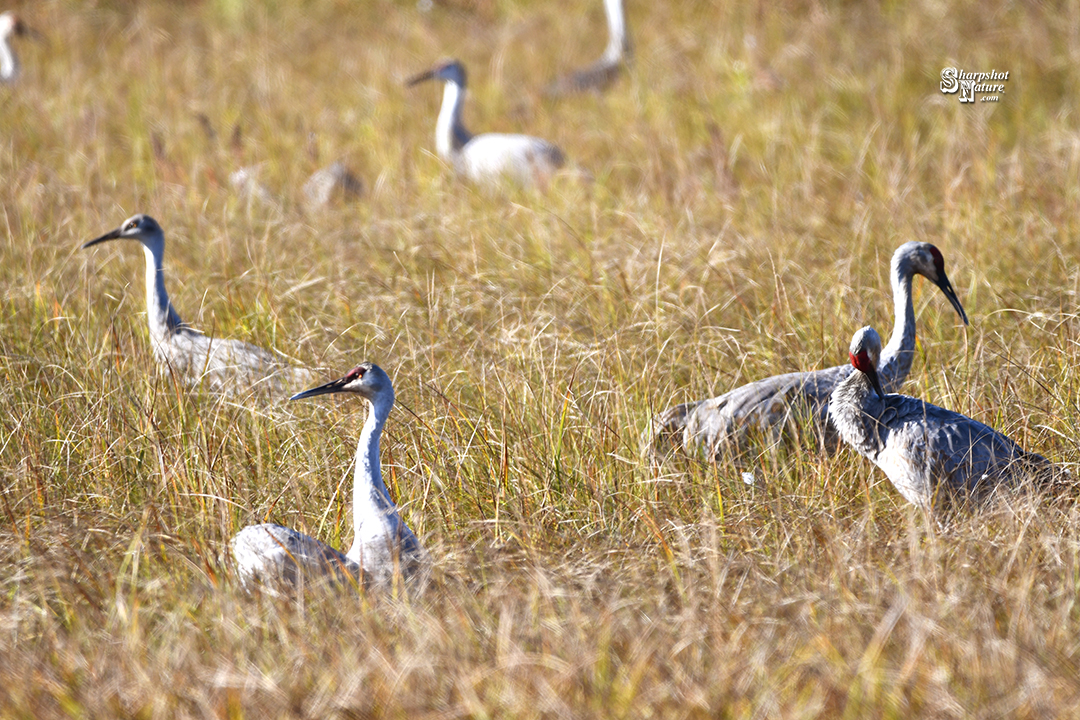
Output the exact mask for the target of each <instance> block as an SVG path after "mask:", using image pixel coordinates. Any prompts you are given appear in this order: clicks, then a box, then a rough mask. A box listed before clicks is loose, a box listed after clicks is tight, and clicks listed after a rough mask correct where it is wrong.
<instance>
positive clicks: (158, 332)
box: [143, 242, 184, 347]
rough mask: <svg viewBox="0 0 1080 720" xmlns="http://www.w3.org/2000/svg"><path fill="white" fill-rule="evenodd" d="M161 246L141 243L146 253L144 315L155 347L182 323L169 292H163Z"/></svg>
mask: <svg viewBox="0 0 1080 720" xmlns="http://www.w3.org/2000/svg"><path fill="white" fill-rule="evenodd" d="M163 248H164V242H162V243H158V244H156V245H155V247H154V248H151V247H150V246H149V245H143V251H144V252H145V253H146V317H147V319H148V320H149V322H150V339H151V340H153V342H154V345H155V347H156V346H157V345H159V344H160V343H163V342H165V341H166V340H168V338H169V336H170V335H172V334H173V333H174V332H176V330H177V329H178V328H180V327H182V326H183V324H184V323H183V322H182V321H181V320H180V316H179V315H178V314H177V313H176V310H174V309H173V306H172V303H170V302H169V294H168V293H166V292H165V273H164V271H163V270H162V267H161V263H162V259H161V256H162V255H164V249H163Z"/></svg>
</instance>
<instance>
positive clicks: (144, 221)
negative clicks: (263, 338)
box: [83, 215, 313, 392]
mask: <svg viewBox="0 0 1080 720" xmlns="http://www.w3.org/2000/svg"><path fill="white" fill-rule="evenodd" d="M116 239H130V240H137V241H139V242H140V243H142V246H143V250H144V252H145V255H146V315H147V320H148V322H149V326H150V344H151V346H152V348H153V351H154V359H155V360H156V361H157V363H158V365H159V366H160V367H161V368H162V369H163V370H165V371H167V372H171V373H174V374H175V375H177V376H178V377H181V378H183V379H184V380H185V381H187V382H191V383H202V384H204V385H205V386H206V387H208V388H210V389H213V390H241V389H259V390H266V391H269V392H285V391H290V390H292V389H295V388H296V387H297V386H303V385H304V384H307V383H310V382H311V379H312V377H313V375H312V373H311V372H310V371H308V370H304V369H301V368H296V367H293V366H291V365H289V364H288V363H286V362H284V361H283V360H282V359H281V358H279V357H277V356H275V355H273V354H271V353H269V352H267V351H266V350H263V349H262V348H258V347H255V346H254V345H249V344H248V343H245V342H240V341H238V340H224V339H221V338H210V337H207V336H206V335H203V334H202V333H201V332H199V331H198V330H195V329H193V328H192V327H190V326H189V325H187V324H186V323H184V322H183V321H182V320H181V319H180V316H179V314H177V312H176V310H175V309H174V308H173V306H172V303H171V302H170V301H169V295H168V293H166V292H165V274H164V270H163V268H162V259H163V257H164V254H165V233H164V232H163V231H162V229H161V226H160V225H158V223H157V221H156V220H154V218H152V217H150V216H149V215H133V216H131V217H130V218H128V219H127V220H125V221H124V224H123V225H121V226H120V227H119V228H117V229H116V230H113V231H111V232H108V233H106V234H104V235H102V236H101V237H99V238H95V239H94V240H91V241H90V242H88V243H85V244H84V245H83V248H88V247H92V246H93V245H96V244H98V243H101V242H105V241H108V240H116Z"/></svg>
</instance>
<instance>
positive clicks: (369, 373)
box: [231, 363, 427, 585]
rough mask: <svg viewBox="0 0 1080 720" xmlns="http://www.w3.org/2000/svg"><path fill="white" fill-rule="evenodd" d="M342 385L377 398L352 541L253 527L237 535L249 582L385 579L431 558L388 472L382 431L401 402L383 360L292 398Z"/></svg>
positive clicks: (237, 552) (411, 571)
mask: <svg viewBox="0 0 1080 720" xmlns="http://www.w3.org/2000/svg"><path fill="white" fill-rule="evenodd" d="M337 392H351V393H356V394H358V395H360V396H361V397H363V398H364V399H366V400H367V401H368V404H369V405H370V410H369V412H368V416H367V420H366V421H365V422H364V429H363V431H362V432H361V434H360V441H359V443H358V444H357V447H356V467H355V470H354V473H353V528H354V537H353V544H352V547H351V548H349V551H348V552H347V553H344V554H343V553H341V552H339V551H337V550H335V549H334V548H332V547H330V546H329V545H327V544H325V543H323V542H320V541H318V540H316V539H315V538H312V537H310V536H308V535H305V534H303V533H300V532H297V531H296V530H291V529H289V528H286V527H282V526H281V525H273V524H262V525H252V526H249V527H246V528H244V529H243V530H241V531H240V532H239V533H237V534H236V535H235V536H234V537H233V539H232V542H231V550H232V555H233V559H234V560H235V562H236V569H237V572H238V573H239V575H240V578H241V580H242V581H243V582H244V583H245V584H251V583H253V582H271V583H276V582H279V581H283V582H285V583H287V584H289V585H296V584H298V583H300V582H301V581H307V582H311V581H312V580H316V579H328V580H330V581H332V582H335V583H338V584H358V583H359V584H372V583H374V584H379V585H386V584H389V583H391V582H392V581H393V579H394V578H395V577H397V576H398V575H400V577H402V578H405V579H409V578H412V577H415V576H416V575H417V573H418V571H419V570H421V569H422V568H423V567H424V565H425V564H426V560H427V557H426V554H425V552H424V550H423V548H422V547H421V546H420V542H419V541H418V540H417V539H416V535H414V534H413V532H412V530H410V529H409V527H408V526H407V525H406V524H405V521H404V520H402V518H401V516H400V515H399V514H398V511H397V506H396V505H395V504H394V502H393V501H392V500H391V499H390V495H389V493H387V491H386V485H385V484H383V480H382V470H381V468H380V464H379V437H380V435H381V434H382V428H383V425H384V423H385V422H386V418H387V416H388V415H389V414H390V409H391V408H392V407H393V406H394V387H393V384H392V383H391V381H390V378H389V377H388V376H387V375H386V373H385V372H383V370H382V369H381V368H380V367H379V366H378V365H374V364H372V363H362V364H360V365H358V366H357V367H355V368H353V369H352V370H351V371H350V372H349V374H347V375H346V376H345V377H343V378H341V379H340V380H335V381H333V382H330V383H327V384H325V385H320V386H319V387H316V388H313V389H311V390H307V391H305V392H302V393H299V394H297V395H294V396H293V397H292V399H293V400H298V399H300V398H307V397H313V396H315V395H323V394H326V393H337Z"/></svg>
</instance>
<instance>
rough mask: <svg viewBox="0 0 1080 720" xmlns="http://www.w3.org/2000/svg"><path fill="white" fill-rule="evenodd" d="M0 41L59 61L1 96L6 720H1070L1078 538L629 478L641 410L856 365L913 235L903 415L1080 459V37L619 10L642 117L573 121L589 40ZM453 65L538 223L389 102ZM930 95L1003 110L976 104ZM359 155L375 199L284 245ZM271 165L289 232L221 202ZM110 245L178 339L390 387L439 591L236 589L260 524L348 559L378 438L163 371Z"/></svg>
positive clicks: (608, 111)
mask: <svg viewBox="0 0 1080 720" xmlns="http://www.w3.org/2000/svg"><path fill="white" fill-rule="evenodd" d="M20 9H21V10H22V12H23V14H24V15H25V17H26V19H27V21H28V22H29V23H30V24H31V25H33V26H35V27H37V28H38V29H40V30H42V31H43V32H44V33H45V34H47V35H48V38H49V42H48V44H35V43H32V42H24V43H21V44H20V45H19V48H18V49H19V51H20V53H21V57H22V59H23V62H24V66H25V70H26V72H25V75H24V77H23V79H22V81H21V82H20V83H19V84H18V85H17V86H15V87H13V88H10V89H8V88H0V179H2V180H3V182H0V199H2V202H0V212H2V215H0V236H2V238H3V242H4V251H3V253H4V255H3V257H4V262H3V263H2V264H0V288H2V293H0V297H2V299H0V378H2V383H0V395H2V397H3V400H2V406H0V407H2V408H3V410H2V412H0V477H2V478H3V481H2V487H3V493H2V495H0V500H2V513H0V517H2V518H3V520H2V522H0V557H2V558H3V559H2V563H0V567H2V568H3V569H4V570H3V572H2V573H0V591H2V592H0V598H2V599H0V714H2V715H4V716H12V717H48V716H54V717H55V716H79V717H172V716H177V717H189V716H191V717H194V716H221V717H262V716H275V717H277V716H298V717H367V716H394V717H400V716H405V715H410V716H420V717H429V716H430V717H436V716H437V717H458V716H465V717H478V718H480V717H556V716H557V717H612V716H614V717H635V718H636V717H699V716H700V717H704V716H709V717H714V716H722V717H723V716H728V717H744V716H755V717H773V716H785V717H867V716H874V717H877V716H880V717H899V716H904V717H935V718H940V717H998V716H1011V717H1032V718H1035V717H1040V718H1041V717H1047V716H1059V717H1060V716H1068V715H1075V714H1077V712H1078V706H1080V675H1078V670H1077V664H1078V661H1080V645H1078V643H1077V640H1076V638H1077V637H1078V636H1080V613H1078V610H1077V608H1078V605H1077V602H1076V600H1077V596H1078V590H1080V530H1078V527H1080V522H1078V521H1080V518H1078V512H1080V510H1078V507H1077V503H1076V501H1075V499H1074V498H1072V497H1053V498H1044V497H1035V498H1022V499H1018V500H1015V501H1013V502H1011V503H1006V504H1002V505H1000V506H997V507H994V508H991V509H989V510H987V511H986V512H983V513H979V514H975V515H967V516H961V517H957V518H954V519H952V520H950V521H949V522H947V523H944V524H940V525H939V524H938V523H937V522H935V521H930V520H928V519H926V518H924V517H922V516H921V515H919V514H918V513H917V512H916V511H915V510H913V509H912V508H910V507H908V506H907V505H905V504H904V503H903V501H902V500H901V499H900V497H899V496H898V495H897V493H895V492H894V491H893V490H892V488H891V487H890V486H889V485H888V483H887V482H886V481H885V479H884V477H883V476H882V475H881V474H880V473H879V472H877V471H876V470H875V469H873V468H871V467H870V466H868V465H867V464H866V463H864V462H862V461H861V460H860V459H859V458H857V457H854V456H853V454H851V453H842V454H840V455H837V456H835V457H819V456H817V455H816V454H813V453H810V452H807V451H805V450H800V449H798V448H795V449H782V450H780V451H778V452H775V453H765V454H762V455H760V456H759V457H750V458H747V459H746V464H745V465H743V466H740V467H738V468H736V467H733V466H730V465H726V464H708V463H701V462H698V461H695V460H692V459H686V458H683V459H675V460H673V461H671V462H669V463H666V464H663V465H661V466H659V467H652V466H650V465H648V464H646V463H643V462H642V461H640V460H639V459H638V458H639V455H638V444H639V438H640V434H641V431H642V430H643V429H644V428H645V426H646V425H647V423H648V421H649V419H650V417H651V415H652V414H653V413H654V412H655V411H657V410H659V409H662V408H663V407H665V406H667V405H668V404H670V403H673V402H680V401H684V400H688V399H694V398H701V397H706V396H709V395H711V394H716V393H719V392H722V391H723V390H725V389H728V388H730V387H732V386H734V385H736V384H739V383H742V382H744V381H748V380H752V379H755V378H758V377H762V376H764V375H767V374H773V373H777V372H784V371H789V370H796V369H805V368H813V367H820V366H823V365H831V364H836V363H839V362H841V361H842V360H843V357H844V354H843V352H844V349H845V347H846V345H847V342H848V340H849V338H850V337H851V333H852V331H853V330H854V329H855V328H856V327H858V326H860V325H862V324H865V323H873V324H875V325H876V326H877V327H878V328H879V329H880V330H886V329H887V327H888V326H889V324H890V323H891V317H890V312H891V298H890V297H889V294H888V277H887V272H888V268H887V265H888V258H889V257H890V255H891V253H892V251H893V250H894V249H895V247H896V246H897V245H899V244H900V243H902V242H904V241H906V240H909V239H920V240H927V241H931V242H934V243H936V244H937V245H938V246H939V247H940V248H941V249H942V251H943V252H944V255H945V258H946V262H947V268H948V271H949V274H950V277H951V278H952V280H953V283H954V285H955V286H956V287H957V289H958V291H959V292H960V296H961V299H962V301H963V302H964V305H965V307H966V308H967V310H968V312H969V314H970V316H971V318H972V324H971V326H970V327H968V328H966V329H965V328H962V327H960V326H958V325H957V322H956V318H955V316H954V315H953V314H952V311H951V309H950V308H949V307H948V306H947V305H946V304H945V303H944V302H942V301H941V299H940V298H939V297H938V294H937V292H936V291H935V290H933V289H932V288H931V289H930V290H929V291H924V290H923V288H924V287H926V286H925V285H923V284H919V283H917V313H918V317H919V335H920V345H919V356H918V359H917V361H916V365H915V368H914V370H913V373H912V376H911V379H910V381H909V383H908V386H907V389H908V392H910V393H912V394H916V395H919V396H921V397H925V398H927V399H929V400H931V401H933V402H936V403H938V404H941V405H944V406H946V407H950V408H954V409H956V410H959V411H961V412H965V413H967V414H970V415H972V416H974V417H976V418H978V419H980V420H983V421H986V422H988V423H990V424H992V425H993V426H995V427H997V428H999V429H1001V430H1003V431H1005V432H1007V433H1009V434H1010V435H1012V436H1013V437H1015V438H1017V439H1018V440H1019V441H1020V442H1021V443H1022V444H1023V445H1024V446H1025V447H1028V448H1031V449H1035V450H1038V451H1040V452H1042V453H1044V454H1046V455H1048V456H1049V457H1052V458H1054V459H1055V460H1058V461H1061V462H1063V463H1065V464H1074V463H1075V462H1076V461H1077V457H1078V453H1077V434H1076V430H1075V428H1076V426H1077V421H1078V420H1080V407H1078V400H1077V398H1078V397H1080V393H1078V385H1080V376H1078V374H1077V372H1076V370H1075V368H1076V367H1077V366H1078V365H1080V345H1078V337H1080V322H1078V320H1077V317H1076V311H1075V307H1076V295H1077V291H1078V289H1080V277H1078V273H1077V270H1076V265H1075V258H1076V257H1077V256H1078V249H1080V248H1078V241H1077V236H1078V232H1077V230H1078V228H1077V220H1076V218H1077V210H1078V197H1080V196H1078V191H1077V187H1078V185H1077V175H1078V171H1080V128H1078V123H1077V114H1076V108H1075V88H1076V87H1078V86H1080V83H1078V80H1080V78H1078V76H1077V71H1076V67H1077V66H1078V62H1077V61H1078V60H1080V38H1078V37H1077V34H1076V32H1075V28H1077V27H1080V6H1077V5H1076V4H1075V3H1072V4H1063V5H1059V6H1056V5H1049V4H1040V5H1032V4H1013V3H992V4H990V5H986V4H978V3H966V4H960V5H957V6H948V5H942V4H938V3H920V4H915V5H908V4H904V5H896V4H888V3H885V4H876V5H874V4H870V5H858V4H856V5H848V4H842V3H826V4H820V3H806V4H803V3H797V2H791V3H786V4H780V5H776V4H765V3H757V4H750V5H745V6H744V5H738V4H725V5H720V6H716V5H713V4H708V3H637V2H632V3H631V4H630V7H629V9H628V14H629V20H630V27H631V30H632V32H633V36H634V42H635V49H636V59H635V61H634V64H633V67H632V69H631V71H630V73H629V75H628V76H626V77H624V78H623V79H622V80H621V81H620V83H619V84H618V85H617V86H616V87H615V88H614V89H613V90H612V91H610V92H609V93H608V94H606V95H603V96H601V97H594V96H584V97H580V98H575V99H571V100H565V101H561V102H558V103H552V102H547V101H543V100H541V99H540V92H539V91H540V89H541V88H542V87H543V85H544V84H545V83H546V82H547V80H549V79H550V78H551V77H552V76H554V75H555V74H556V73H557V72H559V71H563V70H566V69H567V68H569V67H570V66H572V65H574V64H583V63H585V62H587V61H589V60H591V59H593V57H594V56H595V55H596V54H597V53H598V52H599V46H598V44H597V37H598V36H599V35H600V32H601V31H600V30H599V28H600V27H601V24H602V21H603V20H602V12H601V9H600V7H599V6H598V5H597V6H595V7H594V6H591V5H588V6H582V5H580V4H577V3H570V2H566V1H565V0H552V2H549V3H526V2H500V3H495V2H480V1H477V2H454V3H447V4H442V3H439V4H436V5H435V6H434V8H433V9H432V10H431V11H430V12H423V11H421V10H420V9H418V6H417V5H415V4H414V3H401V4H397V3H389V2H381V1H379V2H371V3H351V2H341V1H335V0H311V1H310V2H306V3H284V2H263V3H240V2H234V1H232V0H205V1H204V2H189V3H165V2H143V3H137V2H124V1H123V0H112V1H109V0H99V1H98V2H94V3H74V2H66V1H60V0H45V1H43V2H35V3H22V4H21V8H20ZM443 56H456V57H459V58H460V59H461V60H463V62H465V64H466V66H467V67H468V68H469V71H470V80H471V96H470V99H469V105H468V107H467V109H466V120H467V122H468V123H469V124H470V127H471V128H472V129H473V130H474V131H482V130H503V131H522V132H527V133H530V134H534V135H538V136H541V137H545V138H548V139H551V140H553V141H555V142H557V143H558V144H559V145H560V146H561V147H562V148H563V150H564V151H565V152H566V154H567V156H568V157H569V158H570V159H571V168H570V169H569V170H568V171H567V172H566V173H565V175H564V176H563V177H560V178H558V179H557V180H556V182H555V183H554V184H553V185H552V186H551V187H550V188H549V189H548V190H547V192H545V193H534V192H522V191H516V190H510V191H507V192H489V191H484V190H480V189H476V188H470V187H467V186H462V185H460V184H459V183H457V182H456V181H455V180H454V179H453V177H451V176H450V175H449V173H448V172H447V168H446V167H444V165H443V164H442V162H441V161H439V160H438V159H437V158H435V156H434V155H433V152H432V150H433V141H432V131H433V126H434V118H435V115H436V113H437V103H438V101H439V93H438V92H437V91H436V89H434V88H432V87H427V88H416V89H414V90H406V89H405V88H403V87H402V84H401V81H402V80H403V79H404V78H405V77H407V76H408V75H409V74H411V73H413V72H415V71H418V70H420V69H423V68H424V67H426V66H428V65H429V64H431V63H432V62H434V61H436V60H438V59H439V58H440V57H443ZM946 65H956V66H959V67H963V68H965V69H968V70H983V69H990V68H996V69H998V70H1009V71H1010V73H1011V74H1010V79H1009V81H1008V82H1007V83H1006V93H1005V95H1004V96H1003V97H1002V99H1001V101H1000V102H999V103H996V104H986V103H982V104H976V105H975V106H962V105H960V104H959V103H958V102H957V101H956V98H955V96H943V95H942V94H941V93H940V92H939V91H938V82H939V74H940V70H941V68H942V67H943V66H946ZM777 81H779V84H778V83H777ZM339 157H344V158H346V159H347V161H348V163H349V164H350V166H351V167H352V168H353V170H354V171H355V172H357V174H359V175H360V176H362V177H363V179H364V181H365V183H366V185H367V188H368V193H367V195H366V196H365V197H364V198H363V199H362V200H361V201H359V202H355V203H343V204H337V205H334V206H333V207H331V208H329V209H327V210H325V211H321V212H309V211H307V210H305V208H304V206H303V203H302V198H301V194H300V192H299V187H300V185H301V183H302V182H303V180H304V179H305V178H306V177H307V175H308V174H309V173H310V172H312V171H313V170H315V169H316V168H318V167H320V166H323V165H325V164H328V163H329V162H330V161H332V160H335V159H337V158H339ZM252 165H259V166H260V170H259V172H260V179H261V181H262V182H263V183H264V184H265V185H266V186H267V188H268V189H269V190H270V191H271V192H272V193H273V194H275V195H276V196H277V197H278V198H279V199H278V201H277V202H276V203H275V204H274V205H264V204H260V203H258V202H253V201H248V200H245V199H242V198H240V197H238V196H237V194H236V193H235V192H234V191H233V190H232V189H231V188H230V186H229V183H228V176H229V174H230V173H231V172H233V171H234V170H236V169H238V168H240V167H243V166H252ZM136 211H142V212H147V213H150V214H152V215H153V216H155V217H156V218H157V219H158V220H159V221H160V222H161V223H162V225H163V227H164V228H165V231H166V237H167V250H166V269H167V272H168V284H169V290H170V293H171V295H172V298H173V302H174V304H175V305H176V306H177V308H178V309H179V311H180V313H181V315H182V316H183V317H184V318H185V319H186V320H188V321H190V322H192V323H193V324H195V325H197V326H198V327H200V328H203V329H205V330H207V331H210V332H214V333H215V334H218V335H222V336H228V337H236V338H240V339H243V340H246V341H250V342H254V343H257V344H260V345H262V346H265V347H273V348H276V349H279V350H281V351H283V352H285V353H287V354H288V355H290V356H292V357H295V358H297V359H298V361H300V362H303V363H304V364H308V365H311V366H315V367H320V368H325V369H326V370H325V372H326V374H327V377H330V376H336V374H338V373H340V372H341V371H344V370H345V369H347V368H348V367H351V366H352V365H353V364H355V362H357V361H359V360H361V359H371V360H374V361H376V362H378V363H379V364H381V365H382V366H383V367H384V368H386V369H387V370H388V371H389V372H390V374H391V375H392V377H393V378H394V381H395V385H396V388H397V391H398V398H399V400H400V406H399V408H398V409H397V410H395V411H394V413H393V414H392V416H391V419H390V421H389V424H388V426H387V438H386V440H385V441H384V443H383V446H384V447H383V462H384V466H385V467H386V468H387V478H388V481H389V485H390V487H391V492H392V493H393V494H394V495H395V497H396V498H397V499H398V501H399V502H400V503H401V504H402V505H403V507H404V509H403V513H404V515H405V516H406V518H407V520H408V522H409V523H410V524H411V526H412V527H413V528H414V529H415V530H416V531H417V533H418V534H419V535H420V536H421V537H422V538H423V539H424V541H425V542H426V544H427V546H428V547H429V548H430V549H431V551H432V556H433V558H434V560H435V574H434V578H433V582H432V585H431V587H430V588H429V590H428V591H427V592H426V593H424V594H423V595H420V596H413V597H408V598H403V599H397V600H395V599H392V598H385V597H378V596H360V597H354V596H349V595H345V596H342V595H340V594H334V595H327V594H324V593H309V594H307V595H305V596H303V597H300V598H296V599H294V600H291V601H290V600H283V599H274V598H270V597H265V596H259V595H256V596H251V597H249V596H246V595H243V594H242V593H239V592H238V591H237V588H236V586H235V583H234V582H233V580H232V578H231V576H230V575H229V572H228V566H227V564H226V563H225V562H223V559H222V548H223V546H224V543H225V542H226V540H227V539H228V537H229V536H230V535H231V534H232V533H234V532H235V531H236V530H237V529H239V528H240V527H241V526H242V525H244V524H246V523H248V522H252V521H260V520H262V519H270V520H273V521H276V522H281V523H283V524H287V525H290V526H292V527H296V528H299V529H302V530H304V531H305V532H308V533H311V534H313V535H315V536H317V537H319V538H320V539H322V540H325V541H327V542H330V543H332V544H334V545H338V546H340V545H343V544H345V543H347V542H348V541H349V540H350V538H351V529H350V525H349V517H348V513H347V508H346V501H347V492H348V488H349V468H348V467H347V466H348V463H349V459H350V458H351V452H352V447H353V443H354V442H355V438H356V436H357V434H358V432H359V427H360V423H361V415H362V407H361V406H360V403H358V402H348V401H347V400H342V401H337V400H333V399H330V400H326V401H324V402H316V401H311V402H307V403H296V404H289V403H287V402H285V401H281V400H277V401H271V402H263V401H259V400H256V399H251V400H243V399H241V400H236V399H233V398H223V397H218V396H215V395H213V394H210V393H205V392H199V391H195V392H192V391H189V390H187V389H185V388H183V387H181V386H179V385H177V384H176V383H175V382H174V381H173V380H172V379H170V378H163V377H160V376H158V375H157V374H156V372H155V371H154V368H153V362H152V358H151V355H150V351H149V347H148V342H147V337H146V331H145V328H144V324H145V317H144V315H143V310H144V308H143V302H144V301H143V297H144V295H143V288H142V262H143V260H142V257H141V254H140V253H139V252H138V251H137V249H136V248H135V247H134V246H131V245H124V244H121V243H114V244H111V245H110V246H105V247H103V248H100V249H97V250H95V251H93V252H83V251H80V250H79V249H78V246H79V244H80V243H81V242H83V241H85V240H87V239H90V238H92V237H95V236H96V235H97V234H99V233H100V232H103V231H105V230H107V229H109V228H111V227H114V226H115V225H116V224H118V223H119V222H120V221H121V220H122V219H123V218H124V217H126V216H127V215H130V214H131V213H133V212H136ZM744 471H746V472H752V473H753V474H754V475H755V477H756V478H757V484H756V485H753V486H748V485H746V484H744V482H743V480H742V475H741V473H742V472H744Z"/></svg>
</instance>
